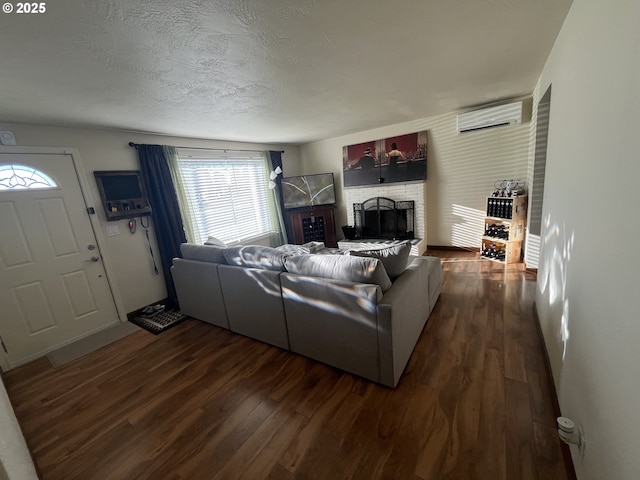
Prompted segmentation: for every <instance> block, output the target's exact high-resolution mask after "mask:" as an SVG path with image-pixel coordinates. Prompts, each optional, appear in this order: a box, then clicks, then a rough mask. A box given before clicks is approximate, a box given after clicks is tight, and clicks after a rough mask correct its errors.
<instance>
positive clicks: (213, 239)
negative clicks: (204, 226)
mask: <svg viewBox="0 0 640 480" xmlns="http://www.w3.org/2000/svg"><path fill="white" fill-rule="evenodd" d="M204 244H205V245H213V246H214V247H222V248H225V247H226V246H227V244H226V243H224V242H223V241H222V240H220V239H219V238H216V237H211V236H210V237H209V238H207V240H206V241H205V242H204Z"/></svg>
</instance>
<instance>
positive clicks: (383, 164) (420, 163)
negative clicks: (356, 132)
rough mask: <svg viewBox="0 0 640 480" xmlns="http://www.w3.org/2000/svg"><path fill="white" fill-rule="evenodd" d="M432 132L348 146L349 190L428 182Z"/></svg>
mask: <svg viewBox="0 0 640 480" xmlns="http://www.w3.org/2000/svg"><path fill="white" fill-rule="evenodd" d="M427 139H428V131H427V130H424V131H422V132H415V133H409V134H405V135H398V136H395V137H389V138H384V139H381V140H372V141H369V142H364V143H358V144H355V145H347V146H344V147H343V148H342V170H343V172H342V173H343V175H342V178H343V181H344V186H345V187H355V186H363V185H377V184H379V183H399V182H401V183H406V182H416V181H424V180H426V179H427Z"/></svg>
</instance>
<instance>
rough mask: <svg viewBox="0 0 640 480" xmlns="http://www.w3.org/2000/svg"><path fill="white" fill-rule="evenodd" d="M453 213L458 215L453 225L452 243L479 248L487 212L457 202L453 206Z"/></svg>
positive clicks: (456, 245)
mask: <svg viewBox="0 0 640 480" xmlns="http://www.w3.org/2000/svg"><path fill="white" fill-rule="evenodd" d="M451 213H452V214H453V215H454V216H455V217H456V222H455V223H454V224H453V225H452V226H451V245H452V246H454V247H467V248H468V247H473V248H479V247H480V238H481V237H482V233H483V232H484V216H485V213H484V212H483V211H481V210H478V209H476V208H469V207H465V206H462V205H457V204H453V205H452V206H451Z"/></svg>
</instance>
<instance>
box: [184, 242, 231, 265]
mask: <svg viewBox="0 0 640 480" xmlns="http://www.w3.org/2000/svg"><path fill="white" fill-rule="evenodd" d="M180 253H182V258H185V259H187V260H200V261H201V262H212V263H227V262H226V261H225V258H224V248H220V247H214V246H211V245H198V244H195V243H183V244H182V245H180Z"/></svg>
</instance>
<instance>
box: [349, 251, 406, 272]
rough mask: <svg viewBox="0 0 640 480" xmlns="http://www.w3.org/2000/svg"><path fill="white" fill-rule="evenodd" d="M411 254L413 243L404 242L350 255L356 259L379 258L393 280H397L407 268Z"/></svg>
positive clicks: (352, 252)
mask: <svg viewBox="0 0 640 480" xmlns="http://www.w3.org/2000/svg"><path fill="white" fill-rule="evenodd" d="M410 253H411V242H402V243H400V244H398V245H393V246H390V247H385V248H377V249H372V250H352V251H350V252H349V254H350V255H353V256H356V257H372V258H377V259H379V260H380V261H381V262H382V265H384V269H385V270H386V272H387V275H389V278H390V279H391V280H395V279H396V278H398V277H399V276H400V275H402V272H404V271H405V269H406V268H407V264H408V261H409V254H410Z"/></svg>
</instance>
